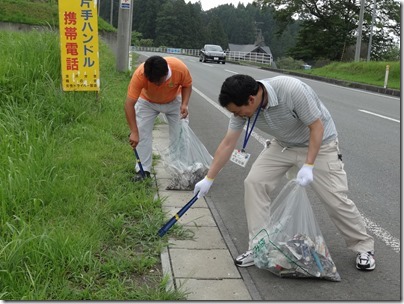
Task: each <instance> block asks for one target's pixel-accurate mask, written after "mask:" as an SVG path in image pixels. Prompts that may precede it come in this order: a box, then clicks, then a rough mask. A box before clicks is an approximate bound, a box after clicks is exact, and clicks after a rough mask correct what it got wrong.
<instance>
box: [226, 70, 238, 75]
mask: <svg viewBox="0 0 404 304" xmlns="http://www.w3.org/2000/svg"><path fill="white" fill-rule="evenodd" d="M225 71H226V72H229V73H232V74H239V73H238V72H234V71H230V70H225Z"/></svg>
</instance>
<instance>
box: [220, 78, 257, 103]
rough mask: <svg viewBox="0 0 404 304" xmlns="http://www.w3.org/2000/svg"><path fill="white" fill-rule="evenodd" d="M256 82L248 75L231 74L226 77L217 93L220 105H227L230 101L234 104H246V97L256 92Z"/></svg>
mask: <svg viewBox="0 0 404 304" xmlns="http://www.w3.org/2000/svg"><path fill="white" fill-rule="evenodd" d="M258 88H259V84H258V82H257V81H256V80H255V79H254V78H252V77H251V76H248V75H242V74H238V75H233V76H230V77H228V78H227V79H226V80H225V81H224V82H223V84H222V88H221V89H220V94H219V102H220V105H221V106H222V107H227V106H228V105H229V104H230V103H234V104H235V105H236V106H238V107H241V106H246V105H248V97H250V95H252V96H255V95H257V93H258Z"/></svg>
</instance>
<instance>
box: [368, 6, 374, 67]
mask: <svg viewBox="0 0 404 304" xmlns="http://www.w3.org/2000/svg"><path fill="white" fill-rule="evenodd" d="M375 18H376V0H373V11H372V24H371V25H370V34H369V45H368V57H367V61H370V51H371V49H372V38H373V25H374V24H375Z"/></svg>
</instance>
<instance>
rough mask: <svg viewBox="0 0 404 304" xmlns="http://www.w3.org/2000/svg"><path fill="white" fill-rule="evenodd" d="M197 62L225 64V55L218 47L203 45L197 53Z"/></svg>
mask: <svg viewBox="0 0 404 304" xmlns="http://www.w3.org/2000/svg"><path fill="white" fill-rule="evenodd" d="M199 61H200V62H202V61H203V62H206V61H214V62H217V63H220V62H221V63H223V64H225V63H226V53H225V52H224V51H223V49H222V47H221V46H220V45H215V44H205V46H204V47H203V48H202V49H201V50H200V52H199Z"/></svg>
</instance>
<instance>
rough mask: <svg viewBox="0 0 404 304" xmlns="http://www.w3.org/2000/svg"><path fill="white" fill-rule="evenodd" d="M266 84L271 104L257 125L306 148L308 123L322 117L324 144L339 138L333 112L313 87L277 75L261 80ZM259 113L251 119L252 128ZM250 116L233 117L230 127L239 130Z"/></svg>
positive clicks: (287, 142)
mask: <svg viewBox="0 0 404 304" xmlns="http://www.w3.org/2000/svg"><path fill="white" fill-rule="evenodd" d="M258 82H259V83H261V84H263V85H264V87H265V90H266V92H265V94H267V95H268V104H267V105H266V107H265V108H264V109H261V111H260V114H259V117H258V119H257V122H256V125H255V127H256V128H258V129H260V130H261V131H263V132H265V133H268V134H270V135H272V136H274V137H275V138H276V139H277V140H278V141H279V142H280V144H281V145H283V146H285V147H307V146H308V145H309V138H310V129H309V128H308V126H309V125H310V124H312V123H313V122H314V121H316V120H317V119H318V118H320V119H321V121H322V122H323V126H324V134H323V142H322V143H323V144H326V143H328V142H330V141H332V140H333V139H336V138H337V135H338V134H337V130H336V128H335V124H334V121H333V119H332V117H331V115H330V112H329V111H328V110H327V108H326V107H325V106H324V104H323V103H322V102H321V100H320V99H319V98H318V96H317V94H316V93H315V92H314V91H313V89H312V88H311V87H310V86H308V85H307V84H305V83H304V82H302V81H300V80H299V79H296V78H293V77H288V76H277V77H273V78H267V79H263V80H258ZM256 115H257V112H256V113H255V114H254V115H253V117H251V119H250V128H251V125H252V122H253V121H254V119H255V116H256ZM247 121H248V118H242V117H239V116H235V115H234V114H232V115H231V117H230V122H229V128H230V129H233V130H240V129H242V128H243V127H244V125H245V124H246V122H247Z"/></svg>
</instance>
